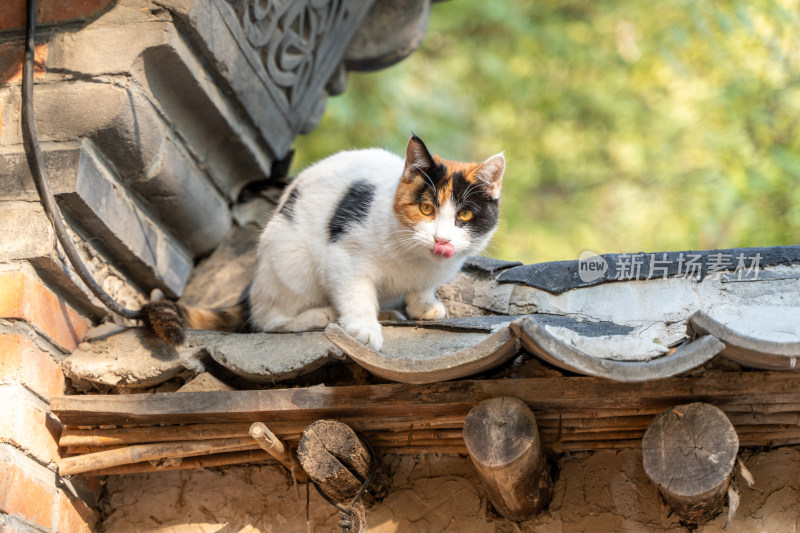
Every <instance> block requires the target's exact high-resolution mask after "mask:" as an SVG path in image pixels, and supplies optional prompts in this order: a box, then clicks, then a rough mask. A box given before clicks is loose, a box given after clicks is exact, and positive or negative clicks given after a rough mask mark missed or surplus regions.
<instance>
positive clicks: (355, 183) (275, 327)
mask: <svg viewBox="0 0 800 533" xmlns="http://www.w3.org/2000/svg"><path fill="white" fill-rule="evenodd" d="M504 169H505V159H504V157H503V154H502V153H501V154H497V155H495V156H492V157H490V158H489V159H487V160H486V161H484V162H482V163H460V162H456V161H448V160H446V159H442V158H440V157H438V156H434V155H431V153H430V152H429V151H428V149H427V148H426V146H425V144H424V143H423V142H422V140H421V139H419V137H417V136H413V137H412V138H411V140H410V141H409V143H408V147H407V148H406V157H405V160H404V159H402V158H401V157H398V156H397V155H395V154H392V153H390V152H387V151H385V150H382V149H377V148H373V149H367V150H355V151H347V152H340V153H338V154H335V155H333V156H330V157H328V158H327V159H324V160H322V161H320V162H318V163H316V164H314V165H312V166H311V167H309V168H308V169H306V170H305V171H303V172H302V173H301V174H300V175H299V176H298V177H297V178H296V179H295V180H294V181H293V182H292V184H291V185H290V186H289V187H288V188H287V190H286V191H285V192H284V194H283V196H282V197H281V200H280V202H279V204H278V208H277V211H276V213H275V215H273V217H272V219H271V220H270V222H269V223H268V224H267V226H266V228H264V232H263V233H262V235H261V238H260V242H259V245H258V260H257V263H256V270H255V274H254V276H253V280H252V283H251V284H250V290H249V293H248V294H247V297H246V298H245V299H244V300H243V301H242V302H241V303H240V304H239V305H237V306H235V307H232V308H227V309H217V310H202V309H195V308H191V307H184V306H180V305H178V304H174V303H171V302H156V303H151V304H147V305H146V306H145V308H143V310H145V309H147V311H146V312H145V319H144V321H145V323H146V324H147V325H148V326H150V327H151V328H152V329H153V330H154V331H155V332H156V334H158V335H159V336H160V337H162V338H163V339H165V340H167V341H168V342H171V343H173V344H176V343H177V344H179V343H182V342H183V339H184V333H183V327H184V326H186V327H189V328H196V329H221V330H228V331H232V330H237V329H239V328H241V326H242V325H243V324H245V323H246V324H247V325H249V327H250V328H251V329H253V330H258V331H305V330H309V329H317V328H324V327H325V326H326V325H327V324H329V323H330V322H334V321H338V322H339V324H340V325H341V326H342V327H343V328H344V329H345V331H347V332H348V333H349V334H350V335H352V336H353V337H354V338H356V339H357V340H359V341H360V342H362V343H364V344H366V345H367V346H369V347H370V348H373V349H374V350H380V348H381V346H382V344H383V337H382V335H381V326H380V324H379V323H378V313H379V310H380V308H381V304H386V303H388V302H390V301H392V300H395V301H396V300H397V299H399V298H401V297H402V298H404V299H405V304H406V308H405V309H406V312H407V314H408V316H409V317H410V318H413V319H422V320H426V319H438V318H444V316H445V309H444V306H443V305H442V303H441V302H439V301H438V300H437V299H436V296H435V294H434V293H435V291H436V288H437V286H439V285H440V284H442V283H445V282H447V281H449V280H450V279H452V278H453V277H454V276H455V274H456V273H457V272H458V271H459V270H460V269H461V267H462V265H463V264H464V261H465V260H466V258H467V257H468V256H470V255H474V254H477V253H479V252H480V251H481V250H483V248H484V247H485V246H486V245H487V244H488V242H489V239H490V238H491V236H492V234H493V233H494V230H495V229H496V227H497V221H498V211H499V201H500V185H501V183H502V179H503V171H504Z"/></svg>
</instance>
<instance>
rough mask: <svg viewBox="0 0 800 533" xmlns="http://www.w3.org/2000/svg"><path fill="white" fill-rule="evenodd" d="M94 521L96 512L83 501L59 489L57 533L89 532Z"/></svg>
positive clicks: (95, 520)
mask: <svg viewBox="0 0 800 533" xmlns="http://www.w3.org/2000/svg"><path fill="white" fill-rule="evenodd" d="M96 522H97V515H96V513H95V512H94V511H92V510H91V509H90V508H89V507H88V506H87V505H86V504H85V503H83V502H82V501H80V500H72V499H70V498H68V497H67V496H66V495H65V494H64V493H63V492H61V491H59V496H58V528H57V529H56V531H57V533H90V532H91V531H92V526H93V525H94V524H95V523H96Z"/></svg>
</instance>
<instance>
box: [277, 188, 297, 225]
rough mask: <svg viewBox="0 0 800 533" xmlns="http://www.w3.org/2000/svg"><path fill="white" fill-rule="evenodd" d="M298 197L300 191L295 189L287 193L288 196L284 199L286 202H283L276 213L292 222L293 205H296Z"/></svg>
mask: <svg viewBox="0 0 800 533" xmlns="http://www.w3.org/2000/svg"><path fill="white" fill-rule="evenodd" d="M299 197H300V189H299V188H298V187H295V188H294V189H292V190H291V191H290V192H289V196H288V197H287V198H286V201H285V202H283V205H282V206H281V208H280V209H279V210H278V213H280V214H281V215H283V216H285V217H286V218H288V219H289V220H294V204H295V203H297V199H298V198H299Z"/></svg>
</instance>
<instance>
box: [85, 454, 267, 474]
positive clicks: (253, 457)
mask: <svg viewBox="0 0 800 533" xmlns="http://www.w3.org/2000/svg"><path fill="white" fill-rule="evenodd" d="M274 461H275V459H274V458H273V457H272V456H271V455H270V454H268V453H267V452H265V451H264V450H261V449H256V450H247V451H243V452H227V453H215V454H212V455H205V456H199V457H186V458H184V459H182V460H181V462H180V463H175V464H168V465H157V464H153V463H152V462H150V461H144V462H142V463H133V464H129V465H120V466H112V467H110V468H103V469H101V470H93V471H90V472H86V473H85V475H87V476H110V475H121V474H142V473H151V472H166V471H169V470H190V469H194V468H214V467H217V466H230V465H238V464H247V463H274Z"/></svg>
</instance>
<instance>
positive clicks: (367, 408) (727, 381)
mask: <svg viewBox="0 0 800 533" xmlns="http://www.w3.org/2000/svg"><path fill="white" fill-rule="evenodd" d="M504 395H508V396H513V397H515V398H519V399H520V400H522V401H524V402H525V403H526V404H528V406H529V407H530V408H531V409H533V410H534V412H539V411H547V412H550V413H551V414H552V415H555V416H556V417H557V416H558V414H559V413H561V414H562V415H565V414H568V413H580V414H583V416H585V417H592V416H594V415H593V414H591V413H592V412H603V413H606V414H607V416H619V415H620V414H623V415H629V414H636V413H637V412H640V413H641V414H646V413H648V412H652V411H653V410H654V409H656V410H658V409H659V408H660V410H663V409H665V408H667V407H669V406H670V405H677V404H681V403H688V402H693V401H703V402H708V403H712V404H714V405H716V406H718V407H720V408H725V409H726V410H728V409H727V408H730V410H731V411H737V410H738V412H743V413H746V412H752V410H753V404H768V407H767V408H764V410H763V411H760V412H786V411H795V412H796V411H798V410H800V375H798V373H792V372H718V373H707V374H704V375H702V376H697V377H674V378H668V379H662V380H658V381H651V382H646V383H616V382H612V381H608V380H604V379H599V378H590V377H575V378H564V377H558V378H526V379H503V380H485V381H475V380H466V381H455V382H446V383H433V384H427V385H410V384H386V385H358V386H347V387H309V388H295V389H270V390H257V391H230V392H229V391H213V392H185V393H181V394H172V393H156V394H128V395H119V396H111V395H105V396H88V395H87V396H79V395H76V396H60V397H56V398H53V399H52V401H51V410H52V411H53V412H54V413H55V414H56V415H57V416H58V418H59V420H60V421H61V423H62V424H65V425H100V424H177V423H231V422H249V421H252V420H261V421H265V422H267V423H269V424H271V425H272V424H273V423H274V422H281V421H289V420H297V419H299V418H303V419H306V420H308V419H323V418H348V417H349V418H353V417H355V418H359V417H373V418H375V417H379V418H383V417H417V418H432V417H438V416H461V417H465V416H466V414H467V413H468V412H469V410H470V409H471V408H472V407H474V406H475V405H477V404H478V403H480V402H481V401H483V400H486V399H489V398H494V397H498V396H504ZM587 406H590V407H589V408H588V410H587ZM782 406H783V407H782ZM781 409H783V411H781ZM537 416H538V415H537Z"/></svg>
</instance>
